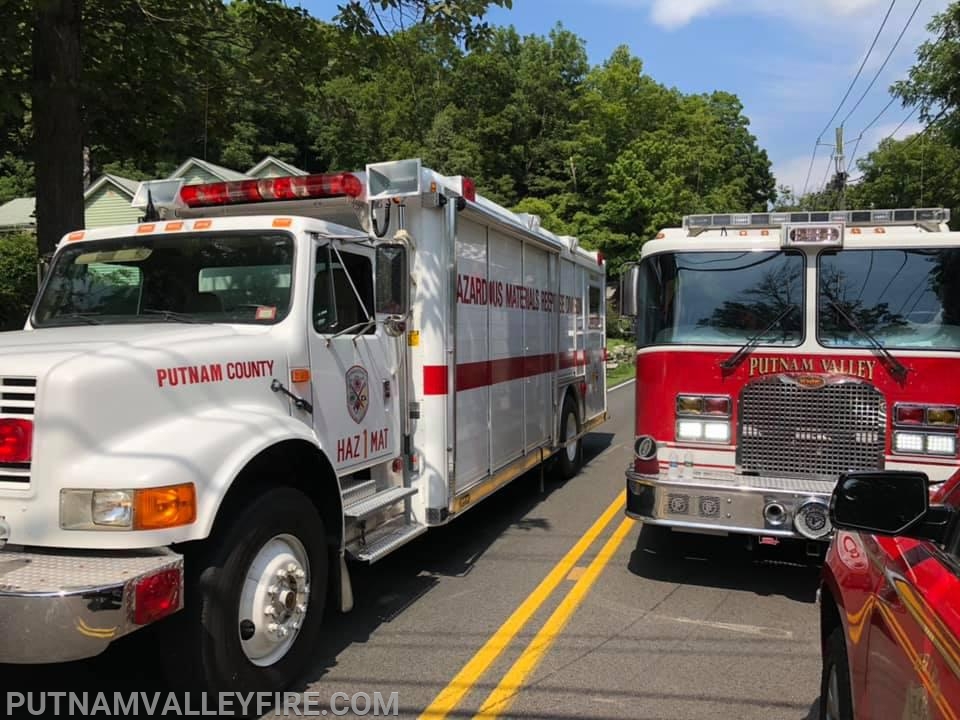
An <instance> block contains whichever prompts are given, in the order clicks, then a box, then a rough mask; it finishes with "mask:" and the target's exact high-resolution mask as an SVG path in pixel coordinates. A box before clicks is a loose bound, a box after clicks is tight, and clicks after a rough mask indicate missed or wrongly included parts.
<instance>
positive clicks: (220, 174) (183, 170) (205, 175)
mask: <svg viewBox="0 0 960 720" xmlns="http://www.w3.org/2000/svg"><path fill="white" fill-rule="evenodd" d="M180 178H182V179H183V184H184V185H199V184H201V183H213V182H229V181H233V180H250V179H252V178H251V177H250V176H249V175H246V174H244V173H242V172H237V171H236V170H231V169H230V168H225V167H221V166H220V165H214V164H213V163H212V162H207V161H206V160H201V159H200V158H195V157H192V158H190V159H189V160H187V161H186V162H185V163H183V165H181V166H180V167H178V168H177V169H176V170H174V171H173V173H172V174H171V175H170V176H169V177H168V178H166V179H167V180H178V179H180Z"/></svg>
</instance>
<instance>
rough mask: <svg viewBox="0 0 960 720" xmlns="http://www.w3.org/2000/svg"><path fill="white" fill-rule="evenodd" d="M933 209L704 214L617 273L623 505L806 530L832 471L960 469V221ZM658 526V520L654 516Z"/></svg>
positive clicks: (762, 533)
mask: <svg viewBox="0 0 960 720" xmlns="http://www.w3.org/2000/svg"><path fill="white" fill-rule="evenodd" d="M948 220H949V211H946V210H939V209H932V210H928V209H921V210H916V209H908V210H865V211H859V210H854V211H845V212H829V213H828V212H822V213H815V212H810V213H808V212H799V213H755V214H744V215H736V214H733V215H730V214H727V215H702V216H692V217H687V218H685V219H684V222H683V227H681V228H671V229H666V230H664V231H663V232H661V233H660V234H659V235H658V236H657V238H656V239H653V240H650V241H649V242H647V243H645V244H644V246H643V250H642V255H641V259H640V261H639V263H637V264H635V265H632V266H631V267H629V268H628V270H627V272H626V274H625V280H626V284H625V289H624V298H625V301H626V302H625V305H626V306H627V307H626V309H627V310H628V312H629V314H630V315H631V316H633V317H634V318H635V320H636V330H637V385H636V444H635V448H634V450H635V453H634V459H633V462H632V463H631V466H630V467H629V469H628V470H627V478H626V480H627V482H626V484H627V489H626V492H627V513H628V514H629V515H630V516H632V517H635V518H638V519H641V520H642V521H643V522H644V524H645V525H646V526H647V527H648V529H649V531H650V533H651V535H652V536H656V537H657V538H658V539H659V540H663V541H667V542H669V538H670V537H675V536H673V535H670V534H669V533H667V532H666V531H669V530H675V531H687V532H692V533H706V534H719V535H745V536H747V537H749V538H753V540H752V541H751V542H754V541H760V542H762V543H764V544H778V543H779V542H780V541H783V540H802V541H808V542H812V544H811V545H809V550H810V552H814V553H818V552H822V549H823V547H824V544H823V542H821V541H826V540H829V538H830V537H831V534H832V527H831V524H830V521H829V517H828V512H827V510H828V503H829V498H830V493H831V492H832V490H833V488H834V486H835V484H836V481H837V478H838V477H839V475H840V473H843V472H848V471H859V470H882V469H891V470H896V469H909V470H919V471H923V472H926V473H928V474H929V476H930V477H931V478H932V479H933V480H934V481H936V482H942V481H944V480H947V479H948V478H950V477H952V476H953V475H954V474H955V473H956V472H957V470H958V468H960V461H958V457H957V440H956V438H957V429H958V406H960V394H958V392H957V390H956V387H955V385H954V384H953V383H952V382H951V378H952V376H953V375H954V374H955V372H956V367H957V364H956V363H957V359H958V357H960V284H958V278H960V233H956V232H950V231H949V229H948V226H947V221H948ZM654 531H656V532H654Z"/></svg>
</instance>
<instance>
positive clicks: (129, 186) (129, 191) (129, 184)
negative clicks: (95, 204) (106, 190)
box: [83, 174, 140, 200]
mask: <svg viewBox="0 0 960 720" xmlns="http://www.w3.org/2000/svg"><path fill="white" fill-rule="evenodd" d="M107 184H110V185H113V186H114V187H115V188H117V189H118V190H119V191H120V192H122V193H123V194H124V195H129V196H130V199H131V200H132V199H133V196H134V195H135V194H136V192H137V188H139V187H140V181H139V180H131V179H130V178H125V177H120V176H119V175H110V174H104V175H101V176H100V177H98V178H97V180H96V182H94V183H93V184H92V185H90V187H88V188H87V189H86V191H85V192H84V193H83V199H84V200H86V199H87V198H89V197H91V196H92V195H93V194H94V193H95V192H97V191H98V190H99V189H100V188H102V187H103V186H104V185H107Z"/></svg>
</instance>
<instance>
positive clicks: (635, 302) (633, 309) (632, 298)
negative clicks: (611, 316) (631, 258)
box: [620, 264, 640, 317]
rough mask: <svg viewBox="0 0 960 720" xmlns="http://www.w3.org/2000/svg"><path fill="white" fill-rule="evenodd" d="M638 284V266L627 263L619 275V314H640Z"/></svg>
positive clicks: (633, 315) (631, 315)
mask: <svg viewBox="0 0 960 720" xmlns="http://www.w3.org/2000/svg"><path fill="white" fill-rule="evenodd" d="M639 285H640V266H639V265H635V264H631V265H627V266H626V267H625V269H624V271H623V273H622V274H621V275H620V314H621V315H622V316H624V317H636V316H637V315H639V314H640V303H639V298H638V297H637V290H638V288H639Z"/></svg>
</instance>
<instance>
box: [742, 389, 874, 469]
mask: <svg viewBox="0 0 960 720" xmlns="http://www.w3.org/2000/svg"><path fill="white" fill-rule="evenodd" d="M886 426H887V421H886V402H885V401H884V397H883V395H882V394H881V393H880V392H879V391H878V390H877V389H876V388H875V387H873V386H872V385H869V384H867V383H863V382H859V381H841V382H828V383H827V384H826V385H823V386H822V387H813V388H808V387H804V386H802V385H799V384H796V383H794V382H791V381H789V380H784V379H781V378H779V377H774V378H767V379H764V380H759V381H757V382H754V383H751V384H749V385H747V386H746V387H745V388H744V389H743V391H742V392H741V394H740V427H739V438H738V447H737V462H738V465H739V467H740V470H741V472H748V473H754V472H755V473H758V474H761V475H772V476H783V477H818V478H829V479H835V478H837V477H838V476H839V475H840V473H842V472H846V471H849V470H880V469H882V468H883V465H884V449H885V447H886Z"/></svg>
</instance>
